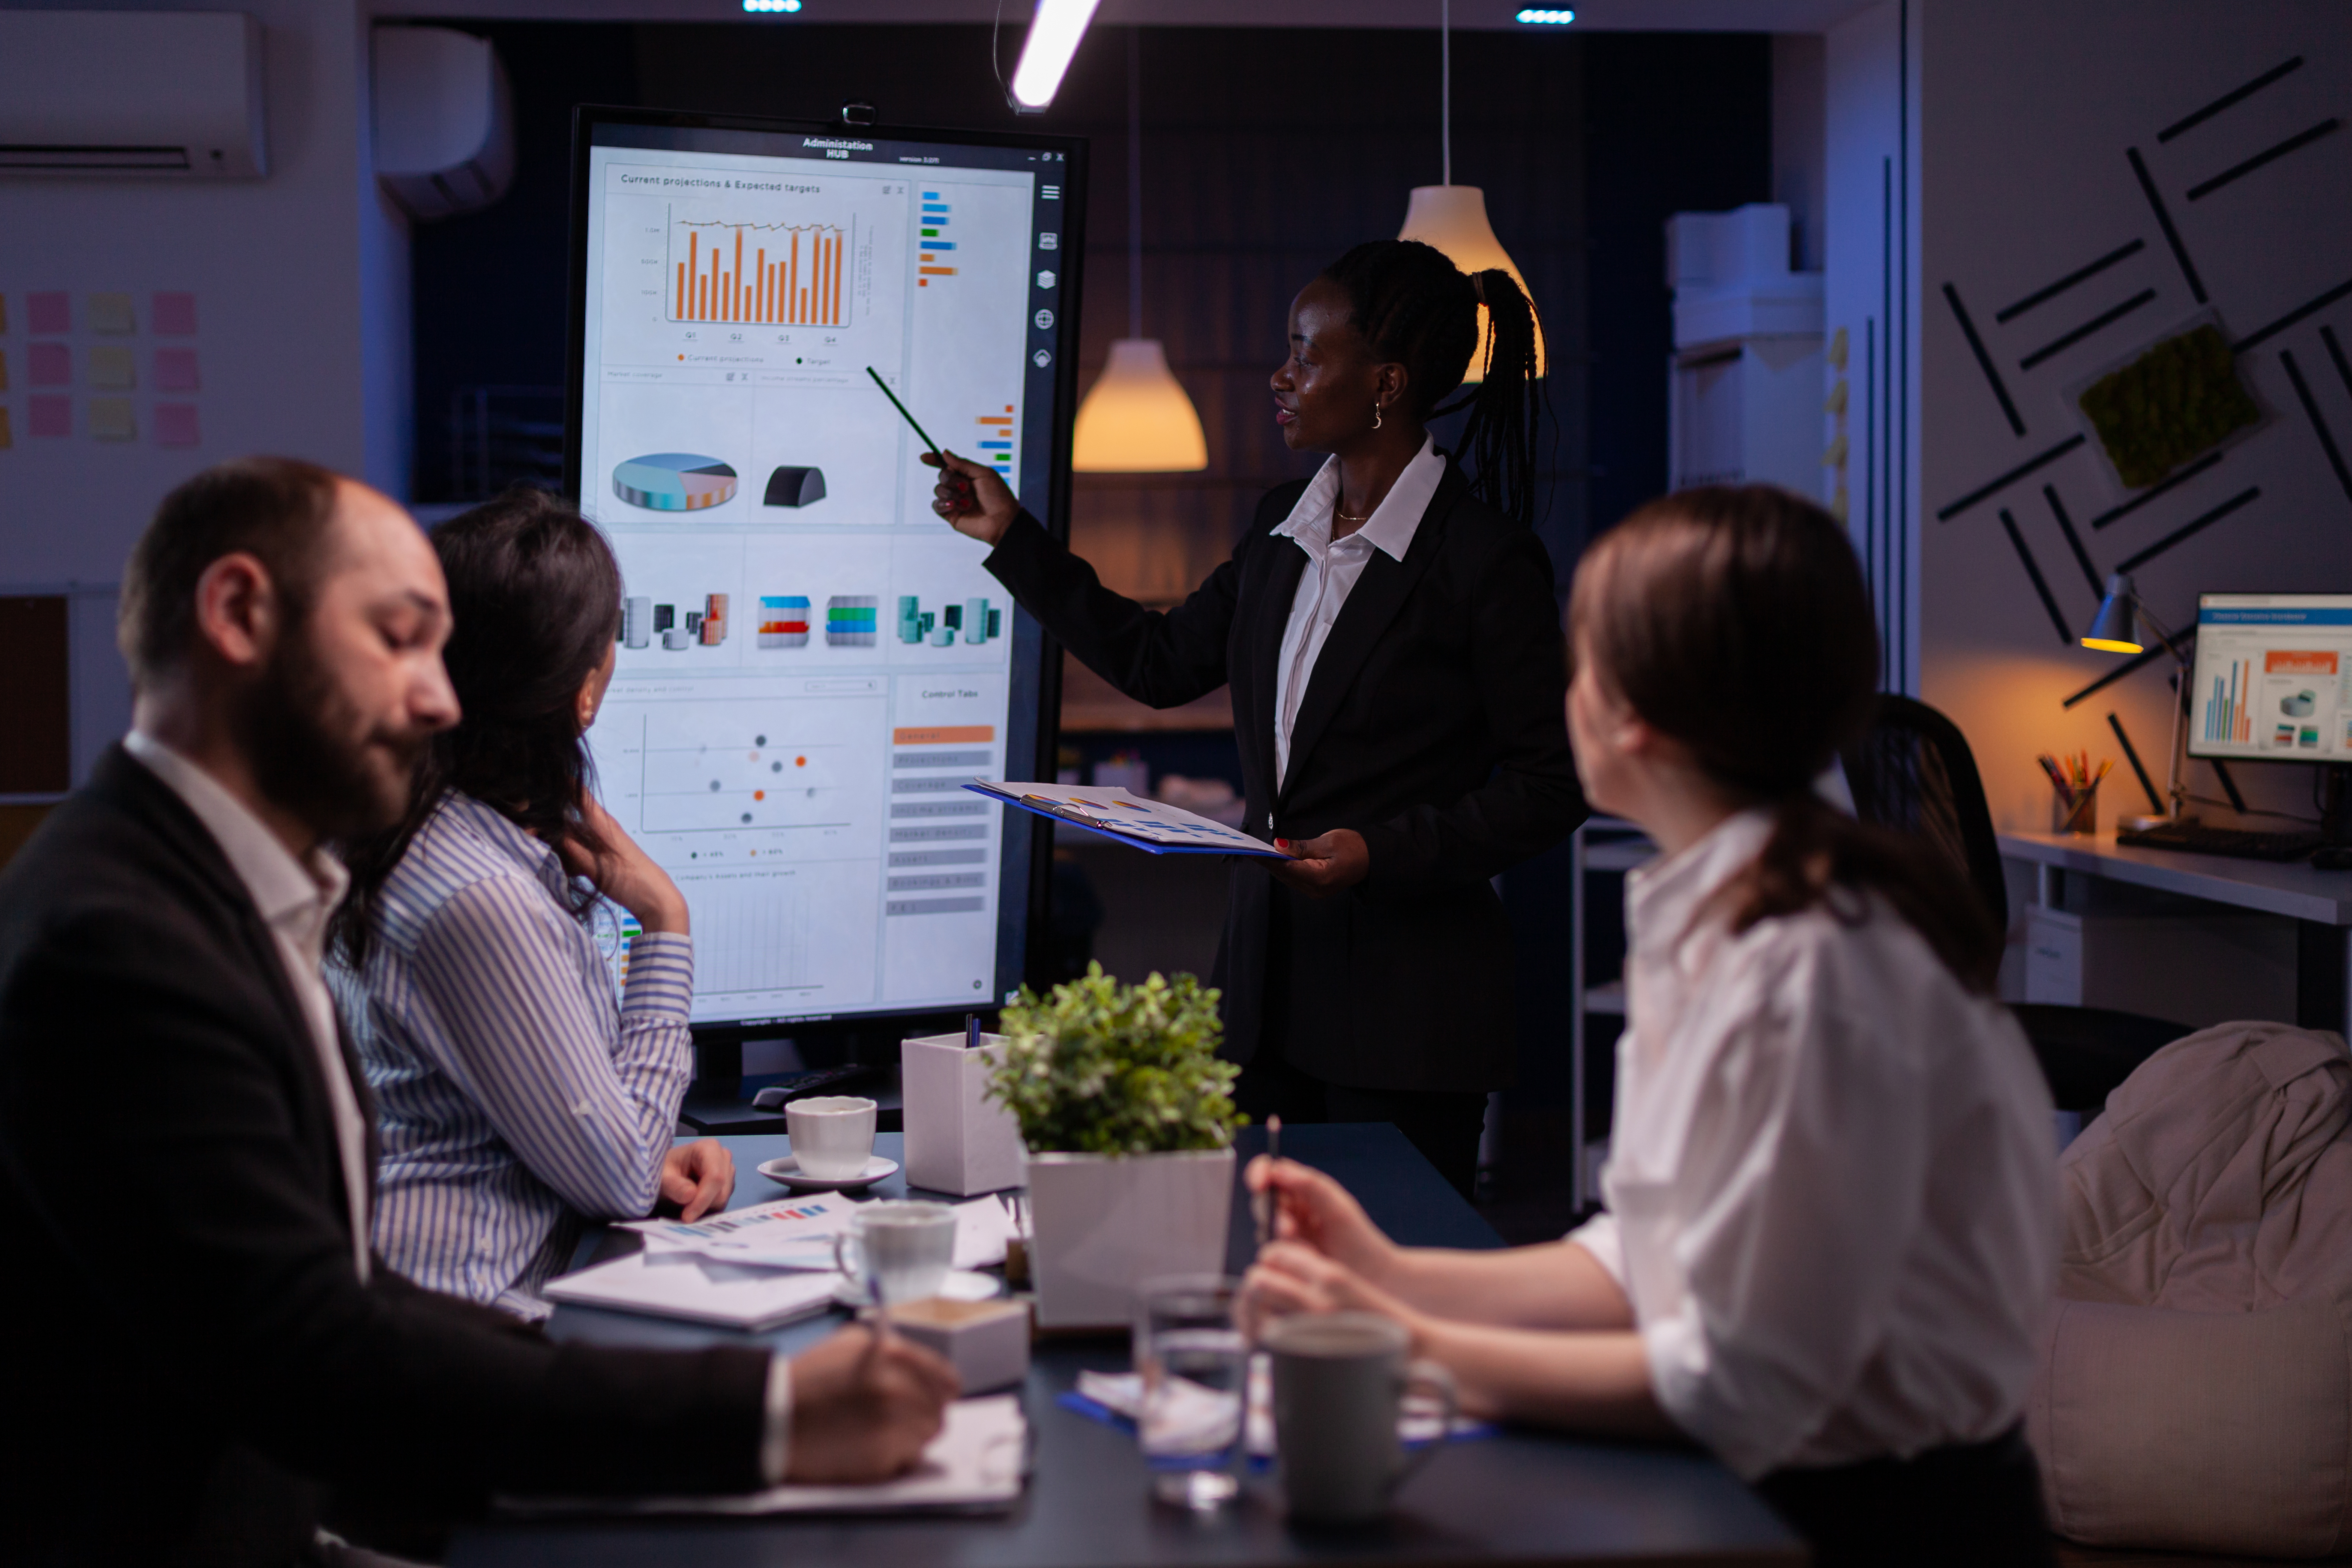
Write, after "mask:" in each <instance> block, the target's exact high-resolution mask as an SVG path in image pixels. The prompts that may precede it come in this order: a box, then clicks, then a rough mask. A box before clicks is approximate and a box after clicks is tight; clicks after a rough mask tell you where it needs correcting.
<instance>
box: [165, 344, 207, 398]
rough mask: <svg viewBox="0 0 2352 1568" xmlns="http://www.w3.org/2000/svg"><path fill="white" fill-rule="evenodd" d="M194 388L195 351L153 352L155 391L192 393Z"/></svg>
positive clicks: (172, 350)
mask: <svg viewBox="0 0 2352 1568" xmlns="http://www.w3.org/2000/svg"><path fill="white" fill-rule="evenodd" d="M196 386H197V381H196V351H195V350H194V349H157V350H156V351H155V390H156V391H158V392H194V391H195V390H196Z"/></svg>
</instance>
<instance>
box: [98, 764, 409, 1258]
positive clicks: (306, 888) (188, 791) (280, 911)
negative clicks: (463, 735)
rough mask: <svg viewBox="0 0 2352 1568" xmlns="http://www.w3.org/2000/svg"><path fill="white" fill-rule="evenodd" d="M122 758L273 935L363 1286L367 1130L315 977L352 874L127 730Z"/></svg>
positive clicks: (322, 984)
mask: <svg viewBox="0 0 2352 1568" xmlns="http://www.w3.org/2000/svg"><path fill="white" fill-rule="evenodd" d="M122 749H123V750H124V751H126V752H130V753H131V755H132V756H134V757H136V758H138V759H139V761H140V762H142V763H144V764H146V767H147V770H148V771H149V772H150V773H153V774H154V775H155V776H156V777H157V778H159V779H162V780H163V783H164V784H167V785H168V786H170V788H171V791H172V793H173V794H174V795H178V796H179V797H180V799H181V800H182V801H183V802H184V803H185V804H186V805H187V808H188V809H189V810H190V811H192V812H194V813H195V816H196V820H197V821H199V822H201V823H203V824H204V825H205V830H206V831H208V832H209V833H211V834H212V836H213V840H214V842H215V843H217V844H218V845H219V846H220V847H221V853H222V854H223V855H225V856H226V857H227V858H228V863H229V868H230V869H232V870H234V871H235V872H236V875H237V879H238V880H239V881H241V882H243V883H244V884H245V890H246V891H247V893H250V894H251V895H252V896H253V902H254V906H255V907H256V908H257V909H258V910H260V911H261V918H262V920H263V921H265V922H267V923H268V927H269V933H270V935H272V936H273V937H275V938H277V940H278V958H279V960H280V961H281V962H283V963H284V964H285V966H286V979H287V983H288V984H290V985H291V986H292V987H293V988H294V996H295V999H296V1000H297V1001H298V1002H299V1003H300V1004H301V1006H302V1016H303V1019H304V1020H305V1021H306V1022H307V1023H308V1024H309V1025H310V1044H311V1047H313V1048H314V1049H315V1050H316V1051H317V1052H318V1056H319V1072H320V1076H321V1077H322V1078H324V1079H326V1084H327V1101H328V1104H329V1105H330V1106H331V1107H332V1108H333V1112H334V1121H335V1147H336V1152H338V1153H339V1154H340V1155H341V1157H342V1166H343V1190H344V1191H345V1192H346V1193H347V1194H350V1201H351V1217H352V1261H353V1263H354V1264H355V1265H356V1267H357V1268H358V1269H359V1274H360V1279H361V1281H362V1283H364V1282H365V1281H366V1279H367V1277H368V1210H367V1203H368V1168H367V1124H366V1123H365V1122H364V1121H362V1120H361V1119H360V1102H359V1096H358V1095H356V1094H354V1093H353V1092H352V1079H351V1074H350V1073H349V1072H348V1071H347V1070H346V1069H345V1068H344V1064H343V1051H342V1045H341V1040H340V1038H339V1037H338V1036H337V1034H336V1031H335V1004H334V1001H333V999H332V998H331V997H330V996H329V995H328V994H327V983H326V980H325V978H324V977H323V976H322V975H321V974H320V962H321V960H322V959H323V957H324V956H325V949H326V940H327V919H328V917H329V916H331V915H332V914H333V913H334V912H335V905H336V904H337V903H339V902H341V900H342V896H343V889H345V888H347V887H349V886H350V885H351V877H350V874H349V873H347V872H346V871H345V870H344V869H343V868H342V865H341V862H339V861H338V860H336V858H334V857H333V856H331V855H330V854H328V853H327V852H326V851H325V850H323V849H313V850H311V851H310V856H309V858H307V859H301V860H298V859H296V858H294V853H293V851H292V850H290V849H289V848H287V847H286V846H285V845H284V844H282V843H280V842H279V841H278V836H277V835H276V834H274V833H272V832H271V831H270V830H269V827H268V824H266V823H264V822H263V821H262V820H261V819H260V818H259V817H257V816H254V815H253V813H252V812H251V811H250V810H248V809H247V806H246V805H245V803H244V802H242V801H240V800H238V799H237V798H236V796H235V795H231V794H229V792H228V791H227V790H226V788H224V787H222V785H221V784H220V783H219V782H218V781H217V780H215V778H214V777H213V776H212V775H211V774H210V773H206V772H205V770H204V769H203V768H201V767H198V766H197V765H196V764H195V763H192V762H190V761H189V760H188V759H187V758H185V757H184V756H182V755H180V753H179V752H175V751H173V750H172V749H171V748H170V747H169V746H166V745H164V744H163V742H161V741H158V740H156V739H155V738H154V737H153V736H152V735H145V734H142V733H141V732H140V731H136V730H133V731H131V733H130V734H129V735H128V736H126V737H125V738H124V740H123V742H122Z"/></svg>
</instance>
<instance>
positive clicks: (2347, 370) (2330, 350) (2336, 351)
mask: <svg viewBox="0 0 2352 1568" xmlns="http://www.w3.org/2000/svg"><path fill="white" fill-rule="evenodd" d="M2319 341H2320V342H2323V343H2326V345H2327V357H2328V358H2329V359H2332V360H2334V361H2335V362H2336V375H2337V376H2338V377H2339V378H2341V379H2342V381H2343V383H2344V390H2345V391H2347V392H2352V360H2347V359H2346V358H2345V357H2344V345H2343V344H2342V343H2341V342H2337V341H2336V329H2335V328H2334V327H2322V328H2320V329H2319Z"/></svg>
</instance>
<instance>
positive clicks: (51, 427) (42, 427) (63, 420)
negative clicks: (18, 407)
mask: <svg viewBox="0 0 2352 1568" xmlns="http://www.w3.org/2000/svg"><path fill="white" fill-rule="evenodd" d="M25 423H26V425H27V426H30V427H31V429H32V432H33V434H34V435H36V436H70V435H72V434H73V399H72V398H70V397H36V398H33V399H32V400H31V403H30V405H29V406H28V407H27V408H26V421H25Z"/></svg>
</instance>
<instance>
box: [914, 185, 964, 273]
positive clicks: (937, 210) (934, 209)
mask: <svg viewBox="0 0 2352 1568" xmlns="http://www.w3.org/2000/svg"><path fill="white" fill-rule="evenodd" d="M922 195H923V207H922V212H921V215H920V216H921V218H922V222H921V223H919V225H917V226H916V236H915V237H916V240H917V245H916V250H915V287H916V288H918V289H928V288H929V287H930V286H931V279H934V278H952V277H954V276H955V275H956V269H955V258H954V257H953V256H952V255H950V254H947V253H948V252H950V251H953V250H954V249H955V237H954V235H953V234H952V233H951V232H950V229H949V227H948V222H949V219H950V216H952V215H953V213H954V210H955V209H954V208H953V207H952V206H950V205H949V204H948V202H947V201H946V200H944V199H943V198H942V196H941V195H940V193H939V192H938V191H925V192H924V193H923V194H922Z"/></svg>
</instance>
